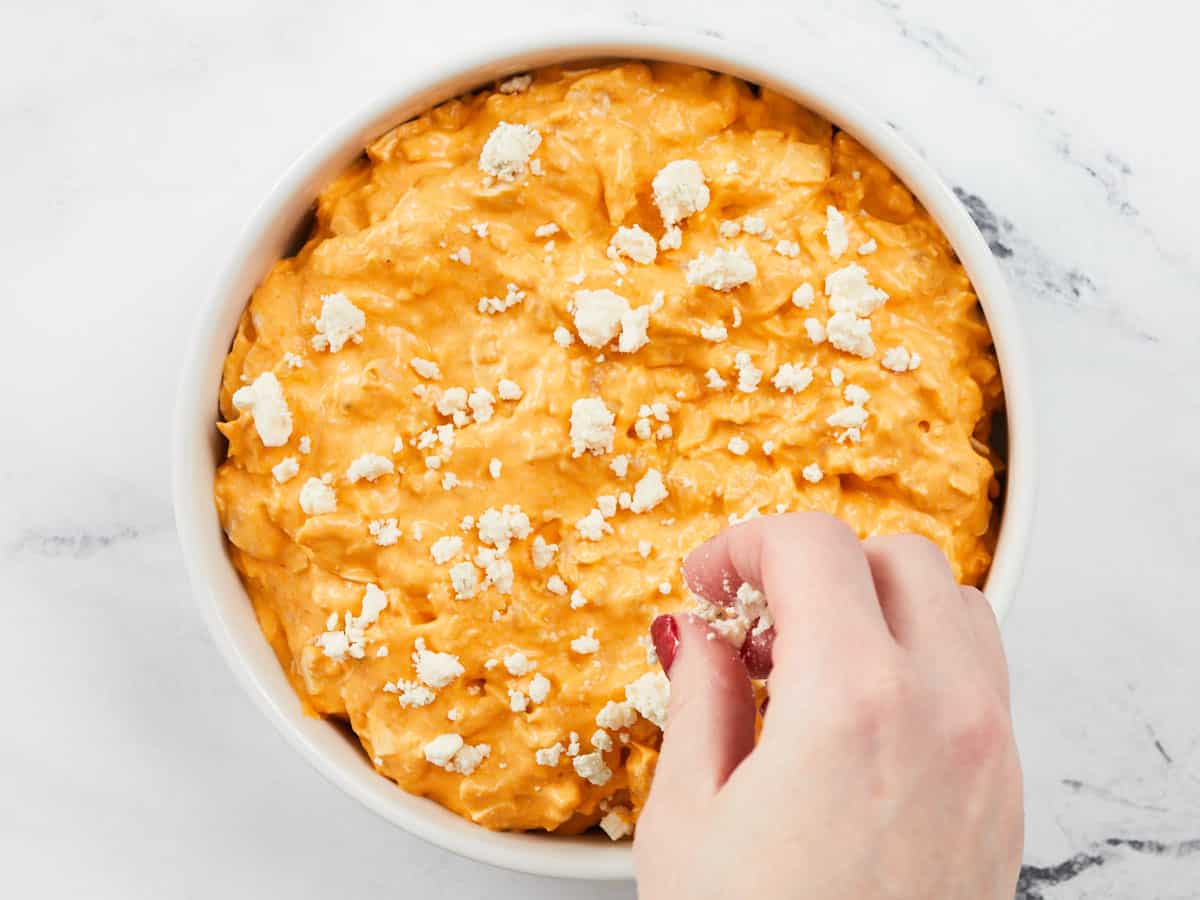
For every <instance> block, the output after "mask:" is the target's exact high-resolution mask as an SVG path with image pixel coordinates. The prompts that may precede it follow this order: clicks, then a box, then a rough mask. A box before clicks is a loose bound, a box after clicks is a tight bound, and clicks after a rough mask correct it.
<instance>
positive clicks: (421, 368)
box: [408, 356, 442, 381]
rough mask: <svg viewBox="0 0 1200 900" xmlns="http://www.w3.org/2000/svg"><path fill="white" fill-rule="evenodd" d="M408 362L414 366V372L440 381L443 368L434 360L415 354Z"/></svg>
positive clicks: (430, 379)
mask: <svg viewBox="0 0 1200 900" xmlns="http://www.w3.org/2000/svg"><path fill="white" fill-rule="evenodd" d="M408 364H409V365H410V366H412V368H413V371H414V372H416V373H417V374H418V375H420V376H421V377H422V378H426V379H428V380H429V381H438V380H439V379H441V377H442V370H441V369H440V368H439V367H438V364H437V363H435V362H434V361H433V360H430V359H422V358H421V357H419V356H414V357H413V358H412V359H410V360H409V361H408Z"/></svg>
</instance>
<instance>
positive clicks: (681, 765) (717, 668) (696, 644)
mask: <svg viewBox="0 0 1200 900" xmlns="http://www.w3.org/2000/svg"><path fill="white" fill-rule="evenodd" d="M650 632H651V636H652V637H653V638H654V646H655V650H656V652H657V653H658V658H659V662H660V663H661V664H662V667H663V671H665V672H666V673H667V677H668V678H669V679H670V680H671V700H670V705H669V707H668V711H667V724H666V729H665V731H664V733H663V741H662V749H661V751H660V755H659V758H658V767H657V768H656V769H655V774H654V783H653V787H652V789H651V793H650V797H649V800H648V805H655V804H664V805H667V806H672V807H674V810H675V811H676V812H678V811H679V810H681V809H685V810H686V809H688V808H689V807H691V808H694V807H695V806H696V805H697V804H698V803H703V802H706V801H707V800H709V799H710V798H711V797H712V796H713V795H715V794H716V792H717V791H718V790H719V789H720V788H721V786H722V785H723V784H724V783H725V781H726V779H728V778H729V776H730V774H731V773H732V772H733V770H734V769H735V768H736V767H737V765H738V763H740V762H741V761H742V760H743V759H745V757H746V756H747V754H749V753H750V751H751V750H753V749H754V717H755V708H754V692H753V689H752V688H751V686H750V678H749V676H748V675H747V674H746V667H745V665H743V663H742V661H741V660H740V659H739V658H738V656H737V654H736V653H735V651H734V650H733V648H732V647H730V646H729V644H728V643H726V642H725V641H722V640H719V639H713V638H715V637H716V636H715V635H714V634H713V633H712V632H711V631H709V629H708V627H707V626H706V625H705V624H704V623H703V622H702V621H700V620H699V619H695V618H693V617H692V616H686V615H673V616H659V617H658V618H657V619H655V620H654V624H653V625H652V626H651V629H650Z"/></svg>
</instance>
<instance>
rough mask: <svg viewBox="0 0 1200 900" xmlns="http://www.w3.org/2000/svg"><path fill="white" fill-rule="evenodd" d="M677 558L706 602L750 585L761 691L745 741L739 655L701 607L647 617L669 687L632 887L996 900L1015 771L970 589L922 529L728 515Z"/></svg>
mask: <svg viewBox="0 0 1200 900" xmlns="http://www.w3.org/2000/svg"><path fill="white" fill-rule="evenodd" d="M685 572H686V575H687V581H688V583H689V585H691V587H692V589H693V591H694V592H696V593H697V594H700V595H701V596H704V597H707V598H709V599H710V600H714V601H715V600H716V599H717V598H718V597H720V596H722V593H723V584H724V585H725V590H726V591H727V590H728V587H729V586H732V587H733V588H734V589H736V588H737V586H738V585H739V584H740V583H741V582H743V581H746V582H749V583H750V584H751V585H753V586H755V587H758V588H760V589H761V590H763V591H764V592H765V594H766V597H767V602H768V604H769V607H770V610H771V613H772V615H773V617H774V621H775V631H776V635H775V640H774V646H773V650H772V651H771V655H772V656H773V669H772V670H771V673H770V677H769V680H768V687H769V690H770V707H769V711H768V712H767V714H766V716H765V720H764V723H763V728H762V733H761V736H760V739H759V741H758V744H757V745H755V740H754V726H755V706H754V698H753V694H752V692H751V685H750V681H749V678H748V676H747V673H746V669H745V666H744V664H743V662H742V660H741V658H740V657H739V655H738V654H737V653H736V652H735V651H734V650H733V649H732V648H731V647H730V645H729V644H727V643H726V642H725V641H723V640H720V639H717V640H712V639H706V638H708V634H709V633H708V631H707V627H706V626H705V624H704V623H703V622H701V621H699V620H697V619H694V618H691V617H688V616H685V615H677V616H672V617H660V618H659V619H658V620H656V621H655V625H654V629H653V633H654V637H655V644H656V646H657V647H658V653H659V658H660V660H661V661H662V664H663V667H664V669H666V670H667V672H668V675H669V677H670V679H671V703H670V711H669V715H668V719H667V728H666V733H665V735H664V737H663V745H662V752H661V755H660V757H659V761H658V768H657V771H656V773H655V778H654V784H653V787H652V788H651V791H650V797H649V799H648V801H647V804H646V807H645V809H644V810H643V811H642V814H641V816H640V818H639V820H638V823H637V832H636V835H635V839H634V848H633V849H634V862H635V866H636V870H637V879H638V896H639V897H640V898H642V900H680V898H687V900H704V898H730V897H746V898H754V900H776V898H789V900H794V898H800V900H805V898H814V900H815V898H820V900H842V898H845V900H876V898H889V900H909V898H912V900H917V898H920V900H960V898H961V900H984V898H1005V900H1011V898H1012V896H1013V893H1014V887H1015V885H1016V880H1017V874H1018V871H1019V868H1020V859H1021V849H1022V840H1023V837H1022V831H1023V811H1022V793H1021V770H1020V764H1019V762H1018V759H1017V751H1016V747H1015V744H1014V742H1013V737H1012V726H1011V720H1010V716H1009V697H1008V674H1007V670H1006V666H1005V661H1004V651H1003V648H1002V646H1001V642H1000V634H999V630H998V628H997V626H996V620H995V617H994V616H993V614H992V611H991V608H990V607H989V606H988V603H987V600H986V599H985V598H984V596H983V594H981V593H980V592H979V591H977V590H975V589H974V588H968V587H960V586H958V585H957V584H956V583H955V582H954V579H953V577H952V575H951V573H950V569H949V566H948V565H947V563H946V560H945V558H944V557H943V556H942V554H941V552H940V551H939V550H938V549H937V548H936V547H935V546H934V545H933V544H931V543H930V542H928V541H926V540H925V539H924V538H918V537H914V536H896V537H881V538H872V539H870V540H867V541H866V542H864V543H859V541H858V540H857V538H856V537H855V535H854V534H853V532H851V531H850V529H849V528H847V527H846V526H845V525H843V524H842V523H840V522H838V521H837V520H836V519H833V518H832V517H829V516H826V515H822V514H817V513H802V514H792V515H785V516H773V517H770V518H762V519H755V520H752V521H750V522H747V523H744V524H742V525H739V526H737V527H734V528H731V529H728V530H727V531H724V532H722V533H721V534H720V535H718V536H717V537H715V538H713V539H712V540H711V541H709V542H708V543H706V544H704V545H703V546H702V547H700V548H699V549H697V550H696V551H695V552H694V553H693V554H692V555H691V556H690V557H689V558H688V560H687V562H686V563H685ZM725 579H728V581H726V580H725Z"/></svg>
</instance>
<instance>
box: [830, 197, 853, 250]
mask: <svg viewBox="0 0 1200 900" xmlns="http://www.w3.org/2000/svg"><path fill="white" fill-rule="evenodd" d="M825 240H826V242H828V244H829V255H830V256H832V257H833V258H834V259H837V258H839V257H840V256H841V255H842V254H843V253H845V252H846V248H847V247H849V246H850V235H849V234H848V233H847V231H846V217H845V216H843V215H842V214H841V212H839V211H838V209H837V207H835V206H826V207H825Z"/></svg>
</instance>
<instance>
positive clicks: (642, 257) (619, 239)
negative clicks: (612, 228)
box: [607, 225, 658, 265]
mask: <svg viewBox="0 0 1200 900" xmlns="http://www.w3.org/2000/svg"><path fill="white" fill-rule="evenodd" d="M607 254H608V258H609V259H619V258H620V257H622V256H624V257H627V258H629V259H632V260H633V261H634V262H636V263H642V264H643V265H649V264H650V263H652V262H654V258H655V257H656V256H657V255H658V248H657V247H656V246H655V244H654V238H653V237H652V236H651V235H650V233H649V232H648V231H646V230H644V229H643V228H642V227H641V226H640V225H634V226H633V227H631V228H627V227H625V226H623V225H622V226H621V227H620V228H618V229H617V230H616V232H615V233H614V234H613V236H612V239H611V240H610V241H609V242H608V251H607Z"/></svg>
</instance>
